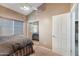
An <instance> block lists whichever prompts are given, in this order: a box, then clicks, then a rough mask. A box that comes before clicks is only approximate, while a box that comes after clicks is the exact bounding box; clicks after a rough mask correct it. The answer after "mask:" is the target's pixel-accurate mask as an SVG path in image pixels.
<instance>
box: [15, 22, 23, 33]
mask: <svg viewBox="0 0 79 59" xmlns="http://www.w3.org/2000/svg"><path fill="white" fill-rule="evenodd" d="M19 34H23V22H22V21H14V35H19Z"/></svg>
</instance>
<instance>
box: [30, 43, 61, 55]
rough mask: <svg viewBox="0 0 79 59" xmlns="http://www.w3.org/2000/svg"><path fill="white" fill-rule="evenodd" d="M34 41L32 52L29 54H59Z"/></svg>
mask: <svg viewBox="0 0 79 59" xmlns="http://www.w3.org/2000/svg"><path fill="white" fill-rule="evenodd" d="M34 43H35V44H34V45H33V49H34V53H33V54H31V55H30V56H60V55H59V54H57V53H54V52H52V51H51V50H50V49H47V48H45V47H42V46H40V45H39V44H37V42H34Z"/></svg>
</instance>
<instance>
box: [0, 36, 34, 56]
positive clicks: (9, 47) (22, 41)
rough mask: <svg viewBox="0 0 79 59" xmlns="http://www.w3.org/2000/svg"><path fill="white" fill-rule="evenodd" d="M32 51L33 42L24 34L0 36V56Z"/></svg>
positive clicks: (30, 52) (18, 54) (23, 53)
mask: <svg viewBox="0 0 79 59" xmlns="http://www.w3.org/2000/svg"><path fill="white" fill-rule="evenodd" d="M32 53H33V42H32V40H31V39H29V38H26V37H25V36H24V35H19V36H1V37H0V56H27V55H29V54H32Z"/></svg>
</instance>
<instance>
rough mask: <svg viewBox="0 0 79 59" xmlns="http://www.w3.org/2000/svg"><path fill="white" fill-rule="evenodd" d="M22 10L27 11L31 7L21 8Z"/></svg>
mask: <svg viewBox="0 0 79 59" xmlns="http://www.w3.org/2000/svg"><path fill="white" fill-rule="evenodd" d="M20 9H21V10H25V11H27V10H30V7H29V6H23V7H20Z"/></svg>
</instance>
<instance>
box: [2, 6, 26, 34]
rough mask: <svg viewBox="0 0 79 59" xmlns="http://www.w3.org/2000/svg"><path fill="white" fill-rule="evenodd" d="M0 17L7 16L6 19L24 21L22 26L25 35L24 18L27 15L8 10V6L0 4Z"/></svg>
mask: <svg viewBox="0 0 79 59" xmlns="http://www.w3.org/2000/svg"><path fill="white" fill-rule="evenodd" d="M0 17H2V18H7V19H10V20H11V19H12V20H20V21H24V26H23V32H24V35H26V27H27V24H26V20H27V17H26V16H25V15H22V14H20V13H18V12H16V11H13V10H10V9H8V8H5V7H3V6H0Z"/></svg>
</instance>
